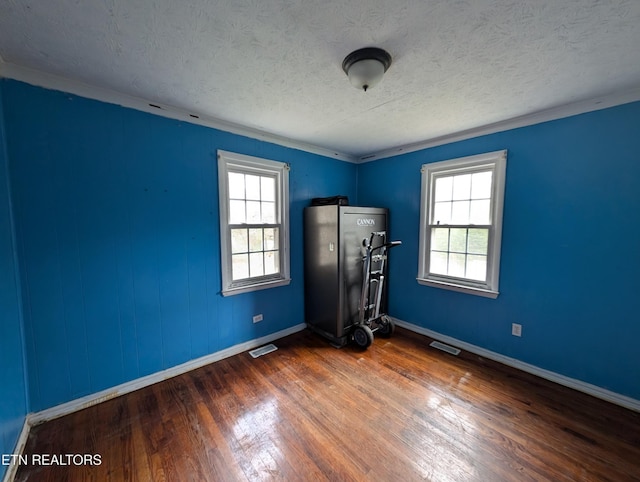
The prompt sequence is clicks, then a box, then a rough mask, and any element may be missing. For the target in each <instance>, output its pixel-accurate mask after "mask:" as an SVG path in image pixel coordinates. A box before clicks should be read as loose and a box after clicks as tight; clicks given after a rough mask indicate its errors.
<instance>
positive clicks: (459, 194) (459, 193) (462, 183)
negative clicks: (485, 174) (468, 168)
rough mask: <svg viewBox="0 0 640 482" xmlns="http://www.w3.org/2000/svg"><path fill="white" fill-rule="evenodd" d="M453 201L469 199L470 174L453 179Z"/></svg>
mask: <svg viewBox="0 0 640 482" xmlns="http://www.w3.org/2000/svg"><path fill="white" fill-rule="evenodd" d="M453 199H454V200H455V199H471V174H462V175H460V176H454V177H453Z"/></svg>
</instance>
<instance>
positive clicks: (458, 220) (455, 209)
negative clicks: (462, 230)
mask: <svg viewBox="0 0 640 482" xmlns="http://www.w3.org/2000/svg"><path fill="white" fill-rule="evenodd" d="M451 224H469V201H454V202H453V206H452V207H451Z"/></svg>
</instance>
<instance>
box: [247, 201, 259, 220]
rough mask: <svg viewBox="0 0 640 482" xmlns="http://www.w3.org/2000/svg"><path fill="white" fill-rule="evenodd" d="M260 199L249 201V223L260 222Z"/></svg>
mask: <svg viewBox="0 0 640 482" xmlns="http://www.w3.org/2000/svg"><path fill="white" fill-rule="evenodd" d="M260 221H261V216H260V201H247V223H249V224H260Z"/></svg>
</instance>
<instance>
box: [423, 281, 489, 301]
mask: <svg viewBox="0 0 640 482" xmlns="http://www.w3.org/2000/svg"><path fill="white" fill-rule="evenodd" d="M416 280H417V281H418V283H419V284H421V285H424V286H431V287H433V288H442V289H445V290H451V291H457V292H459V293H466V294H468V295H475V296H482V297H484V298H491V299H494V300H495V299H496V298H497V297H498V295H499V294H500V292H499V291H492V290H486V289H482V288H472V287H471V286H465V285H460V284H455V283H447V282H445V281H435V280H431V279H425V278H416Z"/></svg>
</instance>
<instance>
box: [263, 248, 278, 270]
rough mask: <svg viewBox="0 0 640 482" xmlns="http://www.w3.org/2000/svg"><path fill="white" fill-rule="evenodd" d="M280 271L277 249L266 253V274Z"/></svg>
mask: <svg viewBox="0 0 640 482" xmlns="http://www.w3.org/2000/svg"><path fill="white" fill-rule="evenodd" d="M279 272H280V262H279V256H278V252H277V251H267V252H266V253H264V274H276V273H279Z"/></svg>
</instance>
